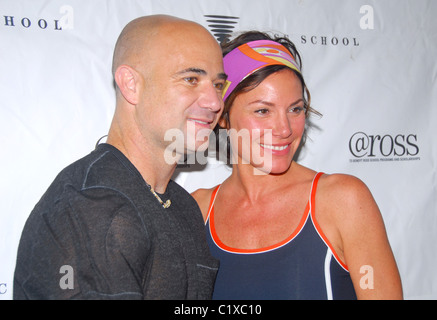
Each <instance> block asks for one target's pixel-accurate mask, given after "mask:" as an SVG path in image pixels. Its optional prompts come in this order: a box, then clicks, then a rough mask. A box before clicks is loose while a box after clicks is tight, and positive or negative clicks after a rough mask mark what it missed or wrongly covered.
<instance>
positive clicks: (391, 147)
mask: <svg viewBox="0 0 437 320" xmlns="http://www.w3.org/2000/svg"><path fill="white" fill-rule="evenodd" d="M349 151H350V154H351V156H352V158H350V159H349V161H350V162H353V163H359V162H387V161H388V162H390V161H393V162H397V161H415V160H420V155H419V152H420V148H419V142H418V137H417V134H396V135H393V134H386V135H381V134H367V133H365V132H355V133H354V134H353V135H352V136H351V138H350V139H349Z"/></svg>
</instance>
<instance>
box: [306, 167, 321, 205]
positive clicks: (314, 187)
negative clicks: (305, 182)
mask: <svg viewBox="0 0 437 320" xmlns="http://www.w3.org/2000/svg"><path fill="white" fill-rule="evenodd" d="M323 174H324V173H323V172H318V173H317V174H316V175H315V176H314V179H313V183H312V185H311V192H310V199H309V201H310V209H311V212H313V211H314V212H315V208H316V207H315V203H316V191H317V184H318V183H319V179H320V177H321V176H322V175H323Z"/></svg>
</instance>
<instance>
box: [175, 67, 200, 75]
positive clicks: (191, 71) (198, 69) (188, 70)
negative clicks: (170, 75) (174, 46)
mask: <svg viewBox="0 0 437 320" xmlns="http://www.w3.org/2000/svg"><path fill="white" fill-rule="evenodd" d="M184 73H197V74H200V75H206V74H207V72H206V71H205V70H203V69H200V68H187V69H184V70H182V71H179V72H178V73H177V74H178V75H181V74H184Z"/></svg>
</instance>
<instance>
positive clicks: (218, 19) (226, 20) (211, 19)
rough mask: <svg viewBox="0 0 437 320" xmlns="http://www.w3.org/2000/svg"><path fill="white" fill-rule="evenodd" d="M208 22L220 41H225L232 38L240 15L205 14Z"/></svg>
mask: <svg viewBox="0 0 437 320" xmlns="http://www.w3.org/2000/svg"><path fill="white" fill-rule="evenodd" d="M204 17H205V18H206V22H208V27H209V28H210V29H209V30H210V31H211V33H212V34H213V35H214V36H215V37H216V38H217V41H218V42H219V43H222V42H225V41H226V39H228V38H230V37H231V35H232V33H233V32H234V29H235V27H236V25H237V24H238V19H240V18H239V17H231V16H219V15H205V16H204Z"/></svg>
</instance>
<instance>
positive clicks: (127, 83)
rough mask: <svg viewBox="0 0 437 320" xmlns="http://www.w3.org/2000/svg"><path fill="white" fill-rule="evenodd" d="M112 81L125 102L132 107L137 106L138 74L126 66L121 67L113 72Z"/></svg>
mask: <svg viewBox="0 0 437 320" xmlns="http://www.w3.org/2000/svg"><path fill="white" fill-rule="evenodd" d="M114 80H115V83H117V87H118V89H119V90H120V93H121V94H122V95H123V97H124V98H125V99H126V101H127V102H129V103H130V104H132V105H136V104H138V92H139V90H138V80H139V74H138V72H137V71H136V70H135V69H133V68H131V67H129V66H127V65H121V66H119V67H118V68H117V70H116V71H115V74H114Z"/></svg>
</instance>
